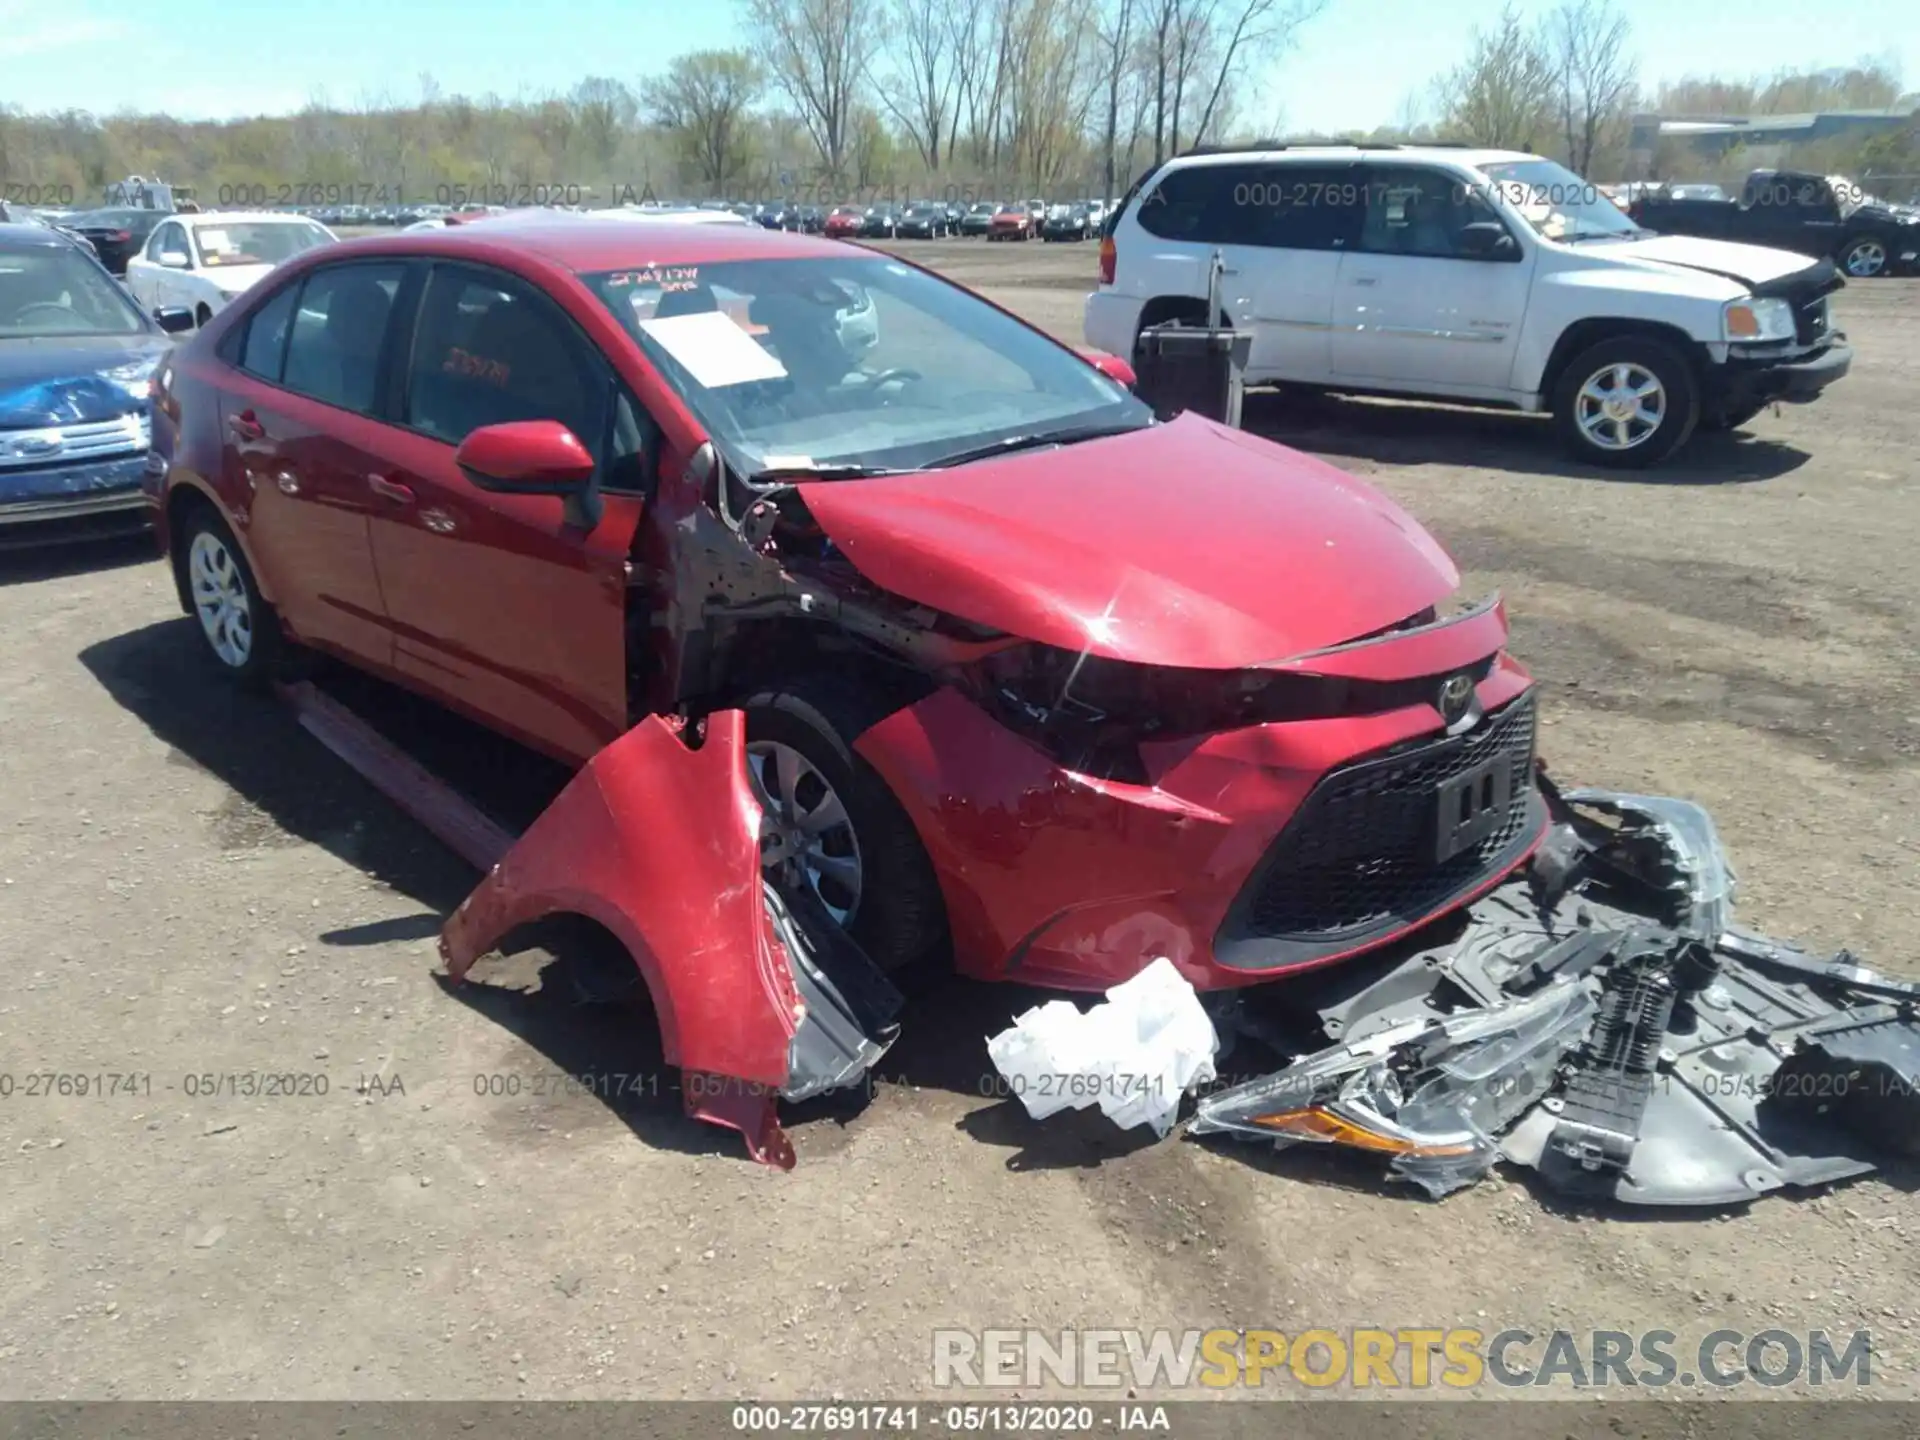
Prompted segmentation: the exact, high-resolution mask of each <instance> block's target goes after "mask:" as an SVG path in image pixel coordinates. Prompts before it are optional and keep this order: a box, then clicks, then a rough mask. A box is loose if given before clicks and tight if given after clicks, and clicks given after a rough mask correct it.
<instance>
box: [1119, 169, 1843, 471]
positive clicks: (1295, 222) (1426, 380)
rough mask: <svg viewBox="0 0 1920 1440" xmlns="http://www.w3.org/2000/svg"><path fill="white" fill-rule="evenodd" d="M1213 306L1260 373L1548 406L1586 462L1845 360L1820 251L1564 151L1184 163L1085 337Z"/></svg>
mask: <svg viewBox="0 0 1920 1440" xmlns="http://www.w3.org/2000/svg"><path fill="white" fill-rule="evenodd" d="M1216 254H1217V255H1218V256H1219V259H1220V263H1221V266H1222V274H1221V278H1220V281H1219V288H1218V291H1217V294H1218V297H1219V304H1220V310H1221V314H1220V315H1219V317H1218V319H1219V320H1220V321H1221V323H1223V324H1225V325H1229V326H1231V327H1233V328H1234V329H1236V330H1240V331H1244V332H1247V333H1249V334H1250V335H1251V337H1252V342H1251V348H1250V351H1249V357H1248V361H1247V369H1246V379H1247V381H1248V383H1250V384H1284V385H1297V386H1302V387H1312V388H1317V389H1323V390H1332V391H1343V392H1347V393H1354V394H1379V395H1395V396H1405V397H1414V398H1424V399H1432V400H1440V401H1446V402H1450V403H1455V404H1458V403H1470V404H1481V405H1494V406H1501V407H1505V408H1509V409H1515V410H1523V411H1534V412H1539V411H1549V412H1551V413H1552V414H1553V416H1554V418H1555V422H1556V424H1557V425H1558V426H1559V428H1560V431H1561V433H1562V435H1563V436H1564V437H1565V439H1566V442H1567V444H1568V445H1569V446H1570V447H1571V449H1572V450H1573V451H1574V453H1575V454H1577V455H1578V456H1580V457H1582V458H1583V459H1586V460H1589V461H1592V462H1595V463H1599V464H1603V465H1614V466H1642V465H1650V464H1652V463H1654V462H1656V461H1658V460H1660V459H1662V458H1664V457H1665V456H1667V455H1670V454H1671V453H1672V452H1673V451H1674V450H1675V449H1677V448H1678V447H1679V446H1680V445H1682V444H1683V443H1685V441H1686V440H1687V438H1688V436H1690V435H1691V434H1692V433H1693V431H1694V430H1695V428H1696V427H1704V428H1708V429H1733V428H1736V427H1738V426H1741V425H1744V424H1746V423H1747V422H1748V421H1749V420H1751V419H1752V418H1753V417H1754V416H1755V415H1757V414H1758V413H1759V412H1760V411H1762V410H1763V409H1765V408H1766V407H1767V406H1769V405H1771V404H1773V403H1774V402H1776V401H1788V402H1805V401H1810V400H1813V399H1814V398H1816V397H1817V396H1818V395H1819V394H1820V392H1821V391H1822V390H1823V389H1825V387H1826V386H1828V385H1830V384H1832V383H1833V382H1834V381H1836V380H1838V379H1840V378H1841V377H1842V376H1844V375H1845V374H1846V373H1847V370H1848V368H1849V366H1850V365H1851V363H1852V351H1851V350H1850V349H1849V347H1848V346H1847V344H1846V337H1845V336H1844V335H1841V334H1839V333H1837V332H1835V331H1834V329H1833V327H1832V323H1831V319H1830V317H1829V314H1828V296H1829V295H1831V294H1832V292H1833V291H1835V290H1838V289H1840V288H1841V287H1842V286H1843V285H1844V284H1845V281H1844V280H1843V279H1842V278H1841V276H1840V275H1839V274H1838V272H1837V271H1836V270H1835V268H1834V266H1833V265H1832V264H1831V263H1830V262H1828V261H1824V260H1811V259H1809V258H1808V257H1806V256H1804V255H1797V254H1791V253H1788V252H1786V251H1782V250H1770V249H1765V248H1761V247H1759V246H1752V245H1738V244H1731V243H1727V242H1724V241H1716V240H1702V239H1692V238H1686V237H1681V236H1664V235H1655V234H1653V233H1651V232H1649V231H1645V230H1642V229H1640V228H1638V227H1637V226H1636V225H1635V224H1634V222H1633V221H1632V220H1631V219H1629V218H1628V217H1627V216H1626V215H1625V214H1624V213H1623V212H1622V211H1621V209H1620V207H1619V206H1617V205H1615V204H1614V203H1613V202H1612V201H1611V200H1609V199H1608V198H1607V197H1606V196H1604V195H1602V194H1601V193H1600V192H1599V190H1598V188H1597V187H1596V186H1593V185H1590V184H1588V183H1587V182H1586V181H1585V180H1582V179H1581V178H1580V177H1579V176H1577V175H1575V174H1573V173H1572V172H1571V171H1569V170H1567V169H1566V168H1564V167H1563V166H1560V165H1558V164H1555V163H1554V162H1553V161H1550V160H1543V159H1541V158H1540V157H1538V156H1534V155H1523V154H1517V153H1514V152H1511V151H1494V150H1472V149H1465V148H1459V149H1456V148H1451V147H1446V146H1424V147H1412V146H1408V147H1402V146H1313V147H1281V148H1267V149H1249V150H1230V151H1215V152H1209V153H1198V154H1192V155H1185V156H1180V157H1177V158H1175V159H1173V160H1170V161H1168V162H1166V163H1165V164H1164V165H1162V166H1161V167H1160V168H1159V169H1158V170H1155V171H1153V172H1151V173H1150V174H1149V175H1147V176H1145V177H1143V179H1142V181H1141V183H1139V184H1138V185H1136V186H1135V187H1134V189H1133V191H1132V192H1131V193H1130V194H1129V195H1128V196H1127V198H1126V200H1125V201H1124V202H1122V204H1121V206H1120V208H1119V209H1118V211H1117V212H1116V214H1115V215H1114V217H1113V218H1112V219H1111V220H1110V221H1109V222H1108V224H1107V226H1106V227H1105V232H1104V235H1103V238H1102V240H1101V246H1100V288H1099V289H1098V290H1096V291H1095V292H1094V293H1093V294H1091V295H1089V296H1088V297H1087V302H1086V315H1085V333H1086V340H1087V343H1088V344H1089V345H1091V346H1094V347H1095V348H1097V349H1101V350H1106V351H1109V352H1111V353H1114V354H1117V355H1121V356H1130V355H1133V354H1135V352H1136V347H1137V345H1138V341H1139V336H1140V332H1141V330H1142V329H1143V328H1145V327H1147V326H1150V325H1156V324H1161V323H1164V322H1168V321H1181V322H1186V323H1197V324H1205V323H1206V322H1207V320H1208V319H1209V316H1208V314H1207V297H1208V295H1209V293H1210V287H1211V285H1212V275H1211V270H1212V266H1213V262H1214V257H1215V255H1216Z"/></svg>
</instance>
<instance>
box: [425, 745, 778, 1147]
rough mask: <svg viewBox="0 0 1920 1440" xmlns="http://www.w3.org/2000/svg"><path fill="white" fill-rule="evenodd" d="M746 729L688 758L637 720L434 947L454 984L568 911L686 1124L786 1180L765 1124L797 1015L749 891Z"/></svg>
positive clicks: (752, 875)
mask: <svg viewBox="0 0 1920 1440" xmlns="http://www.w3.org/2000/svg"><path fill="white" fill-rule="evenodd" d="M759 834H760V807H759V805H758V803H757V802H756V801H755V799H754V795H753V791H752V788H751V784H750V782H749V780H748V778H747V765H746V717H745V716H744V715H743V714H741V712H739V711H738V710H728V711H722V712H720V713H718V714H715V715H712V716H710V717H709V718H708V720H707V721H706V725H705V738H704V740H703V741H702V743H700V744H699V745H698V746H690V745H689V744H688V743H687V742H686V740H685V739H684V738H683V737H682V735H681V734H679V733H677V732H676V730H675V729H674V728H673V727H672V726H671V725H669V724H668V722H666V721H665V720H662V719H661V718H660V717H659V716H648V717H647V718H646V719H644V720H642V721H641V722H640V723H639V724H638V725H636V726H634V727H633V729H631V730H629V731H628V732H627V733H626V734H625V735H623V736H621V737H620V738H619V739H618V740H616V741H614V742H613V743H612V744H611V745H609V746H607V747H606V749H604V750H602V751H600V753H599V754H597V755H595V756H594V757H593V759H591V760H589V761H588V762H587V764H586V767H585V768H584V769H582V770H581V771H580V773H579V774H578V775H576V776H575V777H574V778H573V780H572V781H571V782H570V783H569V784H568V785H567V787H566V789H565V790H563V791H562V792H561V793H560V796H559V798H558V799H557V800H555V801H554V802H553V804H552V805H550V806H548V807H547V809H546V810H545V811H543V812H542V813H541V815H540V817H539V818H538V819H537V820H535V821H534V823H533V826H532V828H530V829H529V830H528V831H527V832H526V834H524V835H523V836H521V838H520V839H519V840H518V841H517V842H515V844H514V845H513V847H512V848H511V849H510V850H509V851H508V852H507V853H506V855H505V857H504V858H502V859H501V861H500V862H499V864H497V865H495V866H494V867H493V869H492V871H491V872H490V873H489V874H488V876H487V878H486V879H485V880H483V881H482V882H481V883H480V886H479V888H477V889H476V890H475V891H474V892H473V893H472V894H471V895H469V896H468V897H467V898H466V900H465V901H464V902H463V903H462V904H461V906H460V908H459V909H458V910H456V911H455V912H454V914H453V918H452V919H450V920H449V921H448V922H447V925H446V928H445V929H444V930H443V931H442V932H441V936H440V953H441V955H442V956H443V957H444V958H445V960H446V964H447V973H448V975H449V976H451V977H452V978H453V979H454V980H455V981H458V980H460V979H462V978H463V977H464V976H465V975H466V973H467V971H468V970H469V969H471V968H472V966H473V963H474V961H475V960H476V959H478V958H479V957H480V956H481V955H484V954H486V953H487V952H488V951H489V950H491V949H493V948H494V947H495V946H497V945H498V944H499V943H500V941H501V940H502V938H504V937H505V936H506V935H507V934H508V933H509V932H510V931H512V930H513V929H515V928H516V927H518V926H521V925H524V924H527V923H529V922H531V921H534V920H538V919H541V918H542V917H543V916H547V915H551V914H556V913H561V912H567V911H572V912H575V913H578V914H581V915H585V916H587V917H588V918H590V919H592V920H595V921H598V922H599V923H600V924H602V925H604V926H606V927H607V929H608V930H610V931H612V932H613V934H614V935H615V936H617V937H618V938H619V939H620V941H621V942H622V943H623V944H625V945H626V947H627V949H628V950H629V951H630V952H631V953H632V955H633V958H634V961H635V963H636V964H638V966H639V968H640V973H641V975H642V976H643V977H644V978H645V980H646V982H647V989H648V990H649V991H650V992H651V994H652V998H653V1008H654V1012H655V1014H656V1015H657V1016H658V1018H659V1023H660V1036H661V1041H662V1045H663V1048H664V1050H665V1054H666V1059H667V1061H668V1062H669V1063H670V1064H674V1065H678V1066H679V1067H680V1069H681V1071H682V1076H681V1085H682V1094H683V1098H684V1101H685V1105H686V1110H687V1113H688V1114H689V1115H691V1116H693V1117H695V1118H697V1119H701V1120H706V1121H711V1122H713V1123H715V1124H720V1125H727V1126H730V1127H732V1128H734V1129H736V1130H738V1131H740V1132H741V1134H743V1135H744V1136H745V1137H746V1140H747V1145H748V1148H749V1149H750V1150H751V1151H752V1152H753V1156H754V1158H755V1159H756V1160H760V1161H762V1162H764V1163H768V1164H773V1165H778V1166H779V1167H780V1168H782V1169H791V1168H792V1167H793V1163H794V1153H793V1147H792V1145H791V1143H790V1142H789V1141H788V1139H787V1136H786V1134H785V1132H783V1131H782V1130H781V1128H780V1123H779V1119H778V1116H777V1114H776V1112H775V1104H776V1099H777V1096H778V1094H779V1091H780V1089H781V1087H782V1086H783V1085H785V1084H786V1082H787V1080H788V1078H789V1065H790V1056H791V1053H792V1052H791V1046H792V1042H793V1037H794V1033H795V1031H796V1030H798V1029H799V1027H800V1024H801V1021H802V1020H803V1019H804V1018H805V1016H806V1007H805V1005H804V1004H803V1002H802V999H801V995H800V993H799V991H798V989H797V988H796V986H795V982H794V978H793V971H792V968H791V966H790V965H789V957H788V953H787V950H786V948H785V947H784V946H783V945H782V944H781V942H780V940H779V938H778V936H777V934H776V933H775V931H774V928H773V924H772V921H771V919H770V917H769V915H768V911H767V905H766V902H765V900H764V898H763V890H762V885H761V878H760V848H759Z"/></svg>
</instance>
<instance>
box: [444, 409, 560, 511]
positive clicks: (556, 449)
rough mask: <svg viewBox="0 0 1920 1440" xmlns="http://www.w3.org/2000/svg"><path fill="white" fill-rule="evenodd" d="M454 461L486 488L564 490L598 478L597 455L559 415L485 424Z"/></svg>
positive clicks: (523, 491)
mask: <svg viewBox="0 0 1920 1440" xmlns="http://www.w3.org/2000/svg"><path fill="white" fill-rule="evenodd" d="M453 463H454V464H456V465H458V466H459V467H460V470H461V473H462V474H464V475H465V476H466V477H467V479H468V480H470V481H472V482H473V484H474V485H475V486H476V487H477V488H478V489H481V490H491V491H493V492H495V493H496V494H500V495H563V494H566V493H567V492H569V491H572V490H578V489H580V488H581V487H582V486H584V485H585V484H586V483H587V482H588V481H589V480H591V479H592V478H593V468H594V467H593V456H592V454H590V453H589V452H588V450H587V447H586V446H585V445H583V444H581V443H580V437H579V436H577V435H575V434H574V433H573V431H571V430H569V429H568V428H567V427H566V426H564V425H562V424H561V423H560V422H559V421H558V420H514V421H510V422H508V423H506V424H503V425H482V426H481V427H480V428H479V429H478V430H475V431H472V432H471V433H470V434H468V436H467V438H466V439H464V440H462V441H461V442H460V445H459V448H458V449H456V450H455V451H454V452H453Z"/></svg>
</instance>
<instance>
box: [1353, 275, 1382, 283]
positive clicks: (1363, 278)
mask: <svg viewBox="0 0 1920 1440" xmlns="http://www.w3.org/2000/svg"><path fill="white" fill-rule="evenodd" d="M1353 283H1354V284H1356V285H1378V284H1379V283H1380V277H1379V276H1378V275H1356V276H1354V277H1353Z"/></svg>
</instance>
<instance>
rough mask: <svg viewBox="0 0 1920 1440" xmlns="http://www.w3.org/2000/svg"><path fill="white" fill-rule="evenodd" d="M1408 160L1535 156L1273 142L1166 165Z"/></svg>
mask: <svg viewBox="0 0 1920 1440" xmlns="http://www.w3.org/2000/svg"><path fill="white" fill-rule="evenodd" d="M1362 158H1365V159H1368V160H1411V161H1417V162H1420V163H1423V164H1431V163H1432V162H1434V161H1436V160H1442V161H1446V160H1450V161H1452V162H1453V163H1455V164H1457V165H1473V166H1479V165H1510V164H1514V163H1516V162H1518V161H1523V160H1538V159H1540V158H1541V157H1540V156H1538V155H1530V154H1528V153H1527V152H1526V151H1524V150H1491V149H1489V150H1477V149H1469V148H1467V147H1464V146H1461V147H1455V146H1451V145H1276V146H1271V147H1268V148H1260V147H1251V146H1250V147H1248V148H1246V149H1243V150H1242V149H1230V150H1209V151H1207V152H1206V153H1205V154H1201V155H1176V156H1175V157H1174V158H1173V159H1172V160H1171V161H1169V162H1168V165H1169V167H1170V168H1171V167H1174V166H1179V167H1185V166H1188V165H1233V164H1238V163H1243V162H1245V161H1248V160H1282V161H1286V160H1299V161H1313V160H1342V161H1348V162H1351V161H1354V160H1357V159H1362Z"/></svg>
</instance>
